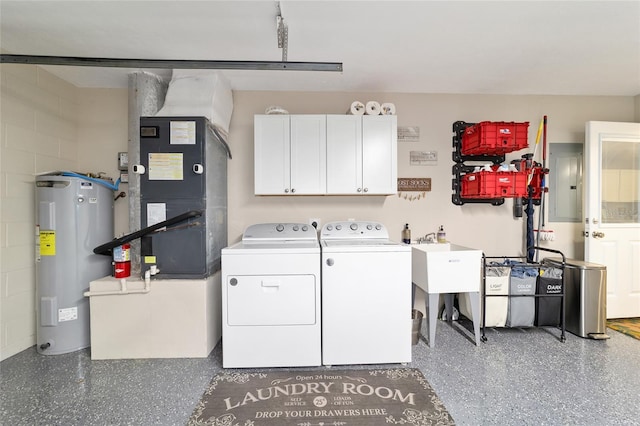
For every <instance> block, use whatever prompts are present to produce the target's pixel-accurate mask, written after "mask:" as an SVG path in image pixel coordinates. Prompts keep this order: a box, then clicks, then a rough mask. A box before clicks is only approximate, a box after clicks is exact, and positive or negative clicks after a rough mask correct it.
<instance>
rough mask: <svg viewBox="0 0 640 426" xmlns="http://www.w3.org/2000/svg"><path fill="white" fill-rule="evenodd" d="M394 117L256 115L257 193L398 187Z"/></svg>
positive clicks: (383, 191) (378, 191) (379, 191)
mask: <svg viewBox="0 0 640 426" xmlns="http://www.w3.org/2000/svg"><path fill="white" fill-rule="evenodd" d="M397 148H398V139H397V117H396V116H389V115H378V116H354V115H256V116H255V194H256V195H318V194H326V195H360V194H362V195H389V194H395V193H396V191H397V189H396V188H397V175H398V171H397V170H398V159H397Z"/></svg>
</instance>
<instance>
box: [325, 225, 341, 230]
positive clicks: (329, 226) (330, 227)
mask: <svg viewBox="0 0 640 426" xmlns="http://www.w3.org/2000/svg"><path fill="white" fill-rule="evenodd" d="M338 226H340V225H338ZM332 229H333V226H331V225H327V231H331V230H332Z"/></svg>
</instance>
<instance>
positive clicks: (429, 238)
mask: <svg viewBox="0 0 640 426" xmlns="http://www.w3.org/2000/svg"><path fill="white" fill-rule="evenodd" d="M435 240H436V233H435V232H429V233H428V234H427V235H425V236H424V237H421V238H418V243H433V242H435Z"/></svg>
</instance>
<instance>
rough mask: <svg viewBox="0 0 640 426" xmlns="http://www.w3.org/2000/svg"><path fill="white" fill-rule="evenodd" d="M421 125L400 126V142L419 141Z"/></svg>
mask: <svg viewBox="0 0 640 426" xmlns="http://www.w3.org/2000/svg"><path fill="white" fill-rule="evenodd" d="M419 141H420V127H418V126H402V127H400V126H398V142H419Z"/></svg>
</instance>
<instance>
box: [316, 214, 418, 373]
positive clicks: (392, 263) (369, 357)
mask: <svg viewBox="0 0 640 426" xmlns="http://www.w3.org/2000/svg"><path fill="white" fill-rule="evenodd" d="M320 246H321V250H322V363H323V364H324V365H338V364H379V363H380V364H383V363H406V362H410V361H411V325H412V320H411V308H412V307H411V246H409V245H405V244H400V243H396V242H393V241H390V240H389V233H388V232H387V229H386V228H385V227H384V225H382V224H380V223H376V222H363V221H348V222H331V223H327V224H325V225H324V226H323V227H322V230H321V233H320Z"/></svg>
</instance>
